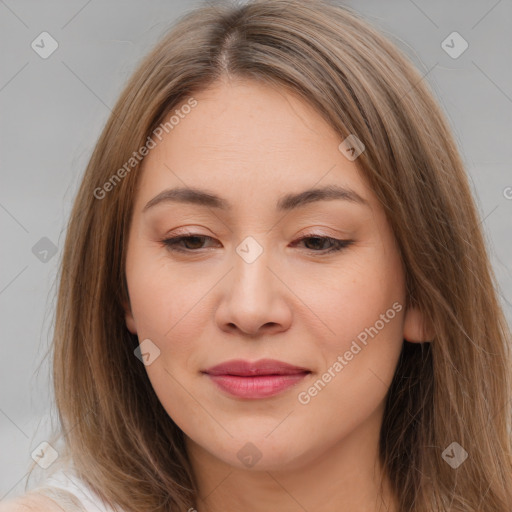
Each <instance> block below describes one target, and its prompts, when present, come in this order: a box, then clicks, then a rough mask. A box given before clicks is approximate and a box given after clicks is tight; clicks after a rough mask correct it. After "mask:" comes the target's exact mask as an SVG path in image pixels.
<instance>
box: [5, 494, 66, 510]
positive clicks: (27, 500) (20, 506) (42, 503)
mask: <svg viewBox="0 0 512 512" xmlns="http://www.w3.org/2000/svg"><path fill="white" fill-rule="evenodd" d="M31 511H34V512H63V509H62V507H61V506H59V505H58V504H57V503H56V502H55V501H53V500H52V499H51V498H49V497H48V496H44V495H43V494H39V493H37V492H29V493H27V494H25V495H23V496H20V497H18V498H14V499H11V500H6V501H0V512H31Z"/></svg>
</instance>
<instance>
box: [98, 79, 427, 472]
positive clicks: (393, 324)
mask: <svg viewBox="0 0 512 512" xmlns="http://www.w3.org/2000/svg"><path fill="white" fill-rule="evenodd" d="M194 98H195V99H196V100H197V105H196V106H195V107H194V108H192V109H183V110H182V111H181V113H182V115H181V116H180V117H179V122H178V123H176V124H174V126H173V128H172V130H169V133H167V134H165V132H164V136H163V137H162V140H161V141H158V139H155V141H156V143H157V144H156V147H154V148H153V149H151V150H150V151H149V154H148V155H147V156H146V158H145V160H144V167H143V171H142V175H141V176H140V181H139V188H138V191H137V196H136V200H135V205H134V213H133V218H132V224H131V229H130V235H129V244H128V253H127V262H126V263H127V267H126V277H127V283H128V290H129V297H130V304H129V305H126V322H127V326H128V328H129V330H130V331H131V332H133V333H137V335H138V338H139V342H140V343H143V345H142V352H143V353H146V354H149V355H147V356H145V357H146V358H147V359H146V360H147V363H146V370H147V373H148V376H149V379H150V381H151V384H152V386H153V388H154V390H155V393H156V394H157V396H158V398H159V400H160V401H161V403H162V405H163V407H164V408H165V410H166V411H167V412H168V414H169V416H170V417H171V418H172V419H173V420H174V422H175V423H176V424H177V425H178V426H179V427H180V428H181V429H182V430H183V432H184V433H185V434H186V439H187V443H188V444H187V446H188V447H189V449H191V450H195V452H196V453H200V452H201V453H203V454H205V455H207V456H208V457H210V458H211V456H213V457H214V458H215V459H216V460H220V461H223V463H226V464H229V465H231V466H236V467H239V468H252V467H255V468H257V469H266V470H269V469H286V468H297V467H300V466H301V465H305V464H308V463H310V462H312V461H313V460H314V459H315V458H319V457H324V456H326V455H327V454H329V453H333V450H338V449H341V448H340V447H341V446H345V447H347V450H348V444H347V443H349V440H350V443H352V448H351V449H352V450H353V453H354V454H357V453H359V454H362V453H364V452H368V451H372V450H374V449H376V446H377V438H378V432H379V429H380V424H381V421H382V412H383V403H384V402H383V401H384V399H385V396H386V393H387V391H388V387H389V385H390V383H391V380H392V377H393V374H394V371H395V368H396V364H397V361H398V357H399V354H400V350H401V347H402V343H403V339H404V337H405V338H406V339H408V340H409V341H421V331H420V324H421V318H420V315H419V313H418V312H417V311H415V310H409V311H408V312H407V313H406V311H405V287H404V274H403V269H402V266H401V261H400V258H399V253H398V251H397V247H396V245H395V242H394V237H393V234H392V231H391V230H390V227H389V225H388V223H387V220H386V217H385V215H384V212H383V210H382V208H381V206H380V205H379V204H378V202H377V200H376V197H375V196H374V194H373V193H372V191H371V190H370V189H369V188H368V186H367V185H366V183H365V180H364V179H363V177H362V175H361V174H360V172H359V171H358V167H357V165H356V164H357V159H356V160H350V159H349V158H347V157H346V156H345V155H344V154H343V153H345V154H348V153H347V152H346V149H344V148H343V147H342V149H341V150H340V149H339V145H340V143H341V142H342V138H340V137H339V136H338V135H336V133H334V132H333V131H332V129H331V128H330V127H329V126H328V125H327V124H326V122H325V121H324V120H323V119H322V118H321V117H320V116H319V115H318V114H317V113H316V112H315V111H314V110H313V109H312V108H311V107H310V106H308V105H307V104H305V103H303V102H302V101H301V100H300V99H298V98H297V97H295V96H292V95H290V94H289V93H287V92H285V91H283V90H276V89H272V88H269V87H268V86H265V85H261V84H256V83H253V82H236V83H230V84H227V83H222V84H220V83H218V84H216V85H215V87H212V88H210V89H208V90H207V91H204V92H203V93H201V94H197V95H195V96H194ZM178 110H179V108H178ZM185 110H186V111H187V112H189V113H187V114H186V115H185V114H184V113H183V112H185ZM326 187H331V193H330V194H327V195H326V194H325V193H324V192H325V191H324V192H322V193H306V192H305V191H307V190H311V189H325V188H326ZM335 187H336V189H335ZM176 189H180V190H181V192H180V193H179V194H178V193H176V192H174V193H172V192H171V191H173V190H176ZM184 189H193V190H194V193H192V192H188V193H185V192H183V190H184ZM335 190H337V192H336V193H334V191H335ZM164 191H166V192H164ZM114 193H115V192H114ZM161 194H163V195H161ZM155 198H158V199H155ZM105 200H108V199H105ZM306 235H307V238H304V239H303V240H302V241H301V240H300V239H301V238H303V237H305V236H306ZM179 236H180V237H183V236H191V238H189V239H181V240H179V239H177V240H175V241H174V242H172V243H168V244H166V243H165V242H164V240H166V239H169V238H172V237H179ZM332 239H336V240H340V241H344V242H342V243H339V244H338V242H333V241H332ZM345 241H346V242H345ZM337 244H338V245H337ZM332 249H339V250H332ZM146 340H150V341H146ZM263 359H271V360H274V361H273V362H271V363H268V362H267V363H265V364H262V365H260V366H258V365H257V364H256V367H257V368H259V369H260V374H259V375H258V373H257V372H256V371H255V370H254V368H255V367H254V366H253V367H251V366H250V364H251V363H258V362H261V360H263ZM233 360H238V361H239V360H243V361H245V362H247V365H246V366H243V365H240V364H238V365H237V364H233V365H228V366H230V367H228V368H223V369H222V368H221V369H219V371H218V372H214V371H213V370H210V371H209V373H208V370H209V369H211V368H212V367H214V366H216V365H219V364H221V363H225V362H230V361H231V362H232V361H233ZM280 363H287V364H288V365H292V368H290V367H287V368H286V369H283V365H282V364H280ZM141 364H142V363H141ZM283 373H284V374H283ZM261 374H263V375H261ZM265 375H266V376H265ZM354 443H355V444H354ZM357 447H359V448H357ZM358 449H359V452H358Z"/></svg>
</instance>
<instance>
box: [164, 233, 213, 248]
mask: <svg viewBox="0 0 512 512" xmlns="http://www.w3.org/2000/svg"><path fill="white" fill-rule="evenodd" d="M206 239H209V240H213V238H211V237H209V236H204V235H185V236H175V237H171V238H166V239H165V240H162V243H163V244H164V245H165V246H166V247H167V248H168V249H170V250H171V251H176V252H197V249H203V247H201V245H202V244H201V241H202V240H206ZM182 243H184V244H185V247H183V246H182V245H180V244H182Z"/></svg>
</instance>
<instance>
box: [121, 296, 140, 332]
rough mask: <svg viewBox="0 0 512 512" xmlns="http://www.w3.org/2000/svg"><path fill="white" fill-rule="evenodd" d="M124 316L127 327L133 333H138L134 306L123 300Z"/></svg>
mask: <svg viewBox="0 0 512 512" xmlns="http://www.w3.org/2000/svg"><path fill="white" fill-rule="evenodd" d="M123 309H124V318H125V322H126V327H127V328H128V330H129V331H130V332H131V333H132V334H137V328H136V327H135V319H134V318H133V313H132V308H131V306H130V303H129V302H126V301H125V302H123Z"/></svg>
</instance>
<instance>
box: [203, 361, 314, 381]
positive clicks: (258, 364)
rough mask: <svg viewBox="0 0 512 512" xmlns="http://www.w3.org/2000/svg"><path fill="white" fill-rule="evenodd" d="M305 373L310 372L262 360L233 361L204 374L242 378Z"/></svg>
mask: <svg viewBox="0 0 512 512" xmlns="http://www.w3.org/2000/svg"><path fill="white" fill-rule="evenodd" d="M305 372H308V373H309V372H310V370H308V369H307V368H304V367H302V366H295V365H293V364H289V363H285V362H283V361H277V360H275V359H260V360H259V361H254V362H251V361H244V360H242V359H233V360H231V361H225V362H224V363H220V364H218V365H215V366H212V367H211V368H208V369H206V370H203V373H207V374H209V375H237V376H241V377H242V376H245V377H250V376H254V375H295V374H297V373H305Z"/></svg>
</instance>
